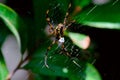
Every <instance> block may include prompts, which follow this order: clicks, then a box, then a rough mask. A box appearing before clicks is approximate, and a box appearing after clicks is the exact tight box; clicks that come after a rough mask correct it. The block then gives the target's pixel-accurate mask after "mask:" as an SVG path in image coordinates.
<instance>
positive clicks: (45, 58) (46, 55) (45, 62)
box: [44, 40, 56, 68]
mask: <svg viewBox="0 0 120 80" xmlns="http://www.w3.org/2000/svg"><path fill="white" fill-rule="evenodd" d="M55 43H56V40H54V41H53V42H52V44H50V46H49V47H48V48H47V51H46V53H45V57H44V64H45V67H47V68H49V66H48V64H47V58H48V52H49V50H50V49H51V47H52V46H53V45H54V44H55Z"/></svg>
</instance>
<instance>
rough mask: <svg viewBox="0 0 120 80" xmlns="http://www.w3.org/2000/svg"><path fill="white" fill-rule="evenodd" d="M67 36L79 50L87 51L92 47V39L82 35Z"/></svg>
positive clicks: (70, 33)
mask: <svg viewBox="0 0 120 80" xmlns="http://www.w3.org/2000/svg"><path fill="white" fill-rule="evenodd" d="M67 36H68V37H69V38H70V39H71V40H72V42H73V43H74V44H75V45H77V46H78V47H79V48H82V49H87V48H88V47H89V45H90V37H89V36H86V35H84V34H80V33H73V32H68V33H67Z"/></svg>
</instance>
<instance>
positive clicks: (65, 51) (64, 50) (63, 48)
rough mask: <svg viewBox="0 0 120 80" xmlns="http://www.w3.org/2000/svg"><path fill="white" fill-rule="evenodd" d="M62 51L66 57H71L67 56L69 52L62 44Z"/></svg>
mask: <svg viewBox="0 0 120 80" xmlns="http://www.w3.org/2000/svg"><path fill="white" fill-rule="evenodd" d="M62 50H63V52H64V53H65V54H66V55H67V56H68V57H71V55H70V54H69V52H68V51H67V49H66V48H65V46H64V43H62Z"/></svg>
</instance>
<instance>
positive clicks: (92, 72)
mask: <svg viewBox="0 0 120 80" xmlns="http://www.w3.org/2000/svg"><path fill="white" fill-rule="evenodd" d="M85 73H86V78H85V80H102V79H101V76H100V74H99V72H98V71H97V70H96V69H95V67H94V66H93V65H91V64H89V63H88V64H87V66H86V70H85Z"/></svg>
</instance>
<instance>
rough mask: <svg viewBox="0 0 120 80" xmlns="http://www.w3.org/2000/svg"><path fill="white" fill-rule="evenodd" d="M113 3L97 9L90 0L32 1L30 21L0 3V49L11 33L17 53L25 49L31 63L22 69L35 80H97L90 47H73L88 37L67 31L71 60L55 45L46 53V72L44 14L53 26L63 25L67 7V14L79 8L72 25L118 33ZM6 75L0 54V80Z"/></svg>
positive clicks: (116, 14) (47, 44)
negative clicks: (46, 63) (70, 5)
mask: <svg viewBox="0 0 120 80" xmlns="http://www.w3.org/2000/svg"><path fill="white" fill-rule="evenodd" d="M23 2H24V1H23ZM113 2H114V1H112V0H111V1H110V2H109V3H106V4H103V5H97V4H93V3H92V0H32V10H31V11H32V12H31V13H33V14H32V17H29V16H24V15H22V14H19V12H17V10H13V9H12V8H10V7H8V6H7V4H2V3H0V19H1V20H0V21H1V22H0V28H1V29H0V48H1V46H2V44H3V42H4V40H5V38H6V36H7V35H9V34H11V33H12V34H13V35H14V36H15V37H16V39H17V42H18V44H19V47H20V49H21V53H24V51H25V50H26V49H28V55H29V56H30V57H31V59H30V61H29V62H28V64H26V65H25V66H24V67H23V68H24V69H28V70H31V71H32V72H33V74H34V78H35V80H45V79H46V77H47V78H49V80H57V79H60V80H66V79H68V80H101V77H100V74H99V72H98V71H97V69H96V68H95V67H94V66H93V62H94V60H95V59H96V58H95V57H94V53H95V51H94V47H91V46H90V47H89V48H88V49H86V50H83V46H81V44H78V43H77V42H78V41H80V40H84V39H85V38H87V37H88V36H86V35H84V34H81V33H76V32H69V31H68V34H69V33H70V34H69V35H66V36H67V37H65V47H67V50H68V52H69V53H70V54H72V56H73V57H72V58H69V57H67V56H65V55H63V54H64V53H62V50H61V49H60V46H59V45H57V44H55V45H53V47H52V48H51V50H50V51H49V52H48V53H49V55H48V64H49V66H50V69H48V68H46V67H45V66H44V55H45V53H46V49H47V47H48V46H49V45H50V44H51V38H49V37H48V35H46V34H47V31H45V30H46V25H47V23H46V18H45V16H46V10H47V9H49V10H50V13H49V14H48V15H49V17H50V18H51V23H52V24H53V25H56V24H58V23H60V22H63V19H64V16H65V13H66V12H67V9H68V5H69V3H71V4H72V8H71V10H70V12H71V14H72V11H74V8H76V7H80V8H81V11H80V12H79V13H77V14H76V15H75V16H71V17H73V18H74V19H75V20H76V24H79V25H84V26H86V25H87V26H88V27H96V28H107V29H117V30H119V29H120V19H119V18H118V17H120V13H119V12H120V11H118V10H119V8H120V7H119V6H120V5H119V3H120V1H118V2H117V3H116V4H113ZM6 3H7V0H6ZM22 13H24V11H23V12H22ZM72 26H74V24H73V25H72ZM74 27H76V26H74ZM70 39H71V40H74V41H73V42H72V41H71V40H70ZM76 45H77V46H76ZM59 53H61V54H59ZM16 54H17V53H16ZM76 55H78V56H76ZM1 70H4V72H3V71H1ZM7 74H8V72H7V69H6V65H5V62H4V58H3V56H2V53H0V80H4V79H5V76H6V75H7Z"/></svg>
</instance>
